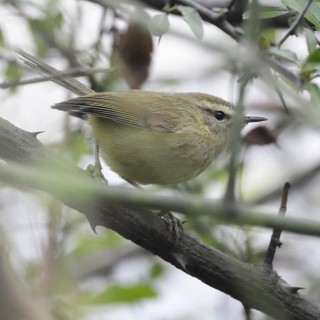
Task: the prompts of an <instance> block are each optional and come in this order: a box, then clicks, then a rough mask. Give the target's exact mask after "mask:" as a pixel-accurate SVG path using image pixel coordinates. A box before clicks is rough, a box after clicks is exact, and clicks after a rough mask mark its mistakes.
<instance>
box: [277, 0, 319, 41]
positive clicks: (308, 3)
mask: <svg viewBox="0 0 320 320" xmlns="http://www.w3.org/2000/svg"><path fill="white" fill-rule="evenodd" d="M312 1H313V0H308V2H306V5H305V7H304V8H303V10H302V11H301V12H300V13H299V14H298V16H297V17H296V19H295V20H294V22H293V23H292V25H291V26H290V28H289V29H288V31H287V32H286V33H285V34H284V36H283V37H282V38H281V39H280V40H279V41H278V43H277V46H278V47H281V45H282V44H283V43H284V42H285V41H286V40H287V39H288V37H289V36H290V35H291V34H292V33H293V32H294V30H295V29H296V28H297V26H298V25H299V23H300V22H301V20H302V19H303V18H304V15H305V14H306V12H307V11H308V9H309V7H310V6H311V3H312Z"/></svg>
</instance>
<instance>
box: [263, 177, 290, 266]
mask: <svg viewBox="0 0 320 320" xmlns="http://www.w3.org/2000/svg"><path fill="white" fill-rule="evenodd" d="M289 189H290V183H289V182H286V183H285V184H284V186H283V190H282V197H281V204H280V209H279V216H281V217H283V216H284V215H285V214H286V211H287V202H288V194H289ZM281 232H282V229H281V228H274V229H273V233H272V236H271V239H270V243H269V247H268V250H267V253H266V256H265V258H264V261H263V265H264V267H266V268H268V269H272V268H273V267H272V264H273V259H274V256H275V254H276V250H277V247H280V246H281V242H280V236H281Z"/></svg>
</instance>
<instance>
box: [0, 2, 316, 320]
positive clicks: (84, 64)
mask: <svg viewBox="0 0 320 320" xmlns="http://www.w3.org/2000/svg"><path fill="white" fill-rule="evenodd" d="M211 2H212V3H211ZM211 2H210V1H202V3H203V4H204V5H207V6H208V8H209V9H210V10H212V12H214V13H218V14H221V15H223V16H226V17H227V19H228V21H229V22H230V24H231V25H233V26H234V27H235V28H237V30H238V31H239V32H240V33H241V34H243V40H242V41H241V44H237V43H235V42H234V41H233V40H232V39H231V38H230V37H229V36H228V35H227V34H223V33H221V32H219V31H218V29H217V28H216V27H214V26H212V25H211V24H210V23H209V22H206V21H205V20H206V19H205V18H204V17H203V16H202V17H201V16H200V15H199V13H198V12H197V11H196V10H194V9H192V8H191V7H188V6H185V5H177V6H171V7H170V6H169V5H168V4H167V5H165V4H164V3H163V2H162V1H150V3H149V6H148V7H145V3H144V1H141V2H139V1H110V0H105V1H102V0H101V1H76V0H74V1H63V0H41V1H37V0H11V1H2V3H1V4H0V8H1V24H0V70H1V74H2V75H3V77H2V84H1V87H2V88H3V89H4V90H2V92H1V97H2V101H3V104H2V105H1V106H0V114H2V113H3V114H4V116H5V117H6V118H8V119H11V120H12V121H13V122H15V121H16V122H17V123H21V124H22V123H23V120H22V119H21V118H20V119H19V114H20V115H21V116H20V117H22V118H23V117H24V116H23V115H25V114H27V115H32V118H33V121H34V124H33V125H32V126H33V129H34V131H39V130H42V128H37V124H39V123H40V122H41V121H42V120H41V119H43V118H41V115H40V114H38V113H37V110H36V109H34V106H33V104H34V103H36V102H37V100H39V99H40V97H38V95H36V96H34V97H33V96H32V93H29V92H27V91H26V90H29V88H30V87H31V85H28V86H22V84H23V83H21V82H19V81H20V80H21V79H27V78H28V79H29V78H30V75H29V74H30V73H31V71H30V70H28V69H26V68H25V67H24V66H22V63H21V62H20V61H19V60H17V59H16V55H15V52H14V51H15V50H16V49H23V50H25V51H29V52H32V53H34V54H35V55H36V56H38V57H40V58H42V59H44V60H46V61H48V63H49V64H53V65H58V67H59V68H60V69H66V70H70V72H74V74H75V75H77V76H82V78H81V81H84V82H86V83H87V84H88V85H89V86H90V87H91V88H93V89H94V90H96V91H111V90H123V89H152V90H162V91H164V90H167V91H178V90H181V91H182V90H183V91H189V90H190V91H203V92H208V93H211V94H215V95H219V96H221V95H220V92H221V94H222V97H223V98H225V99H227V100H233V102H235V103H237V99H238V96H239V84H241V83H242V82H243V81H246V82H247V83H248V84H247V86H246V88H245V93H246V96H245V105H246V113H250V114H251V113H252V114H255V115H263V116H267V117H268V118H269V121H268V123H267V124H264V125H263V126H261V125H259V126H256V127H250V128H245V130H244V133H243V136H244V139H243V142H244V143H243V148H242V151H241V155H239V160H240V163H239V167H238V171H237V177H238V180H237V186H236V191H237V197H238V199H239V200H241V201H247V202H249V203H253V204H257V205H260V206H261V207H262V208H263V207H267V208H272V210H274V212H275V214H276V213H277V210H278V202H279V198H280V195H281V192H280V190H281V188H282V185H283V183H284V182H285V181H287V180H288V181H290V182H291V183H292V185H293V188H292V192H291V194H290V200H289V207H290V208H291V209H292V212H293V213H292V214H293V215H295V214H296V215H297V216H300V217H306V216H308V217H309V218H313V219H319V212H318V211H319V210H318V208H319V197H318V188H319V169H320V148H319V145H320V144H319V143H320V139H319V115H320V113H319V99H320V91H319V87H318V81H317V78H318V76H319V66H320V48H319V40H318V38H317V36H318V30H319V29H320V7H319V3H318V1H314V2H313V3H312V4H311V6H310V8H309V9H308V11H307V13H306V14H305V16H304V19H301V21H300V22H299V24H298V25H297V26H296V27H295V29H294V30H293V31H292V33H291V34H290V37H286V38H285V37H284V34H285V32H286V30H287V29H288V28H289V27H290V26H291V25H292V23H294V22H295V21H297V16H298V15H299V13H300V12H302V11H303V9H304V8H305V6H306V3H307V2H306V1H302V0H301V1H300V0H299V1H297V0H295V1H294V0H283V1H273V2H272V6H271V4H270V3H269V2H268V5H266V4H265V3H264V2H262V3H257V2H256V1H252V2H250V1H230V3H229V2H228V1H225V3H224V4H221V3H220V4H219V3H218V4H217V1H211ZM227 3H228V4H227ZM159 10H160V11H159ZM166 39H169V41H166ZM170 40H171V41H170ZM282 40H283V42H282ZM180 46H181V48H182V49H181V48H180ZM163 47H164V48H165V50H164V51H161V50H162V49H163ZM195 48H197V49H196V50H200V51H201V52H202V51H203V52H205V57H206V59H204V63H203V61H202V58H203V57H204V56H203V55H201V54H199V56H197V54H198V51H194V49H195ZM176 51H178V54H176ZM266 57H268V58H272V59H274V60H276V61H277V62H278V63H279V64H280V65H281V66H282V67H283V69H284V70H285V71H286V70H288V71H289V73H292V74H293V75H294V76H295V78H294V79H293V78H292V77H291V76H290V75H289V76H288V74H286V72H281V71H280V72H277V71H274V70H273V69H272V68H270V65H269V64H268V60H267V59H266ZM189 59H190V64H189V63H188V60H189ZM159 60H160V61H162V62H161V63H159ZM186 62H187V63H186ZM154 65H156V67H155V68H154ZM176 66H177V69H175V67H176ZM162 69H165V70H167V71H166V72H161V71H162ZM34 78H36V80H35V82H37V81H38V80H39V78H40V77H39V78H38V76H37V75H35V74H33V75H32V79H34ZM39 81H40V80H39ZM27 82H28V81H27ZM41 85H42V84H41V83H40V84H38V85H37V88H38V90H42V89H41V88H42V87H41ZM46 85H47V86H49V87H47V88H53V87H54V86H56V85H54V84H46ZM50 90H51V89H50ZM33 94H34V93H33ZM19 95H20V96H21V95H22V96H23V98H20V100H14V101H15V102H14V104H16V105H15V106H14V105H13V103H12V102H11V104H10V101H12V99H14V98H15V97H17V96H19ZM42 95H43V96H45V95H50V99H51V100H50V102H48V105H44V106H43V105H42V106H41V108H43V109H49V105H50V103H51V104H52V103H54V102H58V101H60V100H59V99H60V98H61V99H62V97H63V96H64V98H67V97H68V95H69V93H65V92H63V95H62V94H61V93H59V95H60V96H58V95H57V97H56V96H55V95H54V92H53V91H52V93H51V91H49V89H48V90H47V91H45V89H43V92H42ZM26 97H28V99H27V102H26V100H25V99H26ZM18 99H19V98H18ZM23 99H24V100H23ZM40 101H41V99H40ZM22 103H23V106H20V108H21V109H19V107H18V104H22ZM6 105H9V107H6ZM6 108H7V109H6ZM9 108H10V110H9ZM22 108H23V111H22ZM20 111H21V112H20ZM47 117H49V119H50V116H47ZM17 119H18V120H17ZM45 121H46V122H48V121H50V120H48V119H47V118H46V120H45ZM59 123H60V124H59V126H60V128H58V129H59V134H54V137H46V138H44V140H46V141H45V142H46V143H47V144H48V145H49V146H50V147H51V148H55V149H57V150H58V151H59V152H60V153H62V154H64V155H65V156H66V157H69V158H71V159H72V160H73V161H74V162H75V163H77V164H79V165H81V166H84V165H85V164H87V163H90V161H92V159H93V158H92V150H91V149H90V147H88V146H89V145H90V143H88V141H87V140H88V139H87V135H86V134H85V131H86V129H85V124H84V123H83V122H81V121H80V120H77V119H70V118H69V117H68V116H60V118H59ZM28 125H29V124H28ZM54 126H55V125H53V127H54ZM21 127H23V125H21ZM51 129H52V128H49V129H48V132H49V133H48V132H47V135H50V130H51ZM55 129H56V128H55ZM52 130H53V129H52ZM46 131H47V130H46ZM57 137H58V138H57ZM40 139H41V137H40ZM89 142H90V141H89ZM228 159H229V153H228V152H226V154H225V155H224V156H222V157H221V158H220V159H219V161H218V162H217V163H216V164H215V166H212V167H211V168H209V169H208V170H207V171H206V173H204V174H202V175H201V176H200V177H198V178H197V179H194V180H193V181H190V182H188V183H185V184H182V185H179V186H173V187H172V190H168V188H166V189H165V190H162V189H161V190H160V188H159V187H150V188H152V189H153V190H156V191H158V192H164V193H165V192H173V191H174V192H180V193H185V194H189V193H192V194H194V195H197V196H199V197H201V196H208V197H213V198H221V197H222V196H223V194H224V192H225V188H226V187H225V186H226V184H227V181H228ZM164 161H165V160H164ZM106 170H107V169H106ZM109 174H111V173H110V172H109V171H106V176H107V177H109ZM110 181H111V183H112V182H113V178H111V180H110ZM114 183H121V184H122V183H123V182H121V181H120V180H119V179H117V178H115V182H114ZM123 184H124V183H123ZM289 211H290V210H289ZM0 217H1V222H0V227H1V228H0V239H1V242H0V244H1V247H0V249H1V252H2V253H1V255H2V257H1V258H2V259H4V260H6V261H7V265H8V267H9V266H10V267H9V269H10V270H11V271H12V272H14V275H15V277H16V278H17V279H19V281H20V282H21V283H22V284H23V285H24V286H25V287H26V288H27V291H28V292H29V293H30V296H31V297H32V299H33V300H34V301H36V302H40V303H41V304H43V305H44V306H45V310H46V312H47V316H48V319H50V317H51V318H52V319H62V320H67V319H133V318H137V317H138V318H139V319H212V318H213V319H235V318H237V319H240V318H241V317H245V316H244V315H242V314H241V313H242V311H241V306H239V305H238V304H237V303H236V302H228V303H226V298H225V297H224V296H223V294H222V293H217V292H214V290H212V291H213V292H214V293H213V292H212V299H211V298H210V299H207V298H206V299H205V298H204V295H205V293H206V292H207V291H201V290H202V289H199V288H198V287H197V290H198V291H196V292H200V293H199V295H200V296H199V300H203V301H204V303H203V304H201V303H199V301H198V300H197V299H195V298H194V297H193V292H185V294H186V296H183V295H182V297H180V298H179V297H178V296H177V295H179V293H180V294H182V291H184V289H181V288H189V289H190V288H192V286H189V287H188V285H186V286H185V287H184V286H183V285H182V284H181V282H182V281H183V282H187V281H188V277H187V276H186V277H185V278H183V280H181V282H180V283H179V281H172V279H174V278H175V277H177V276H176V274H177V273H180V271H177V270H174V269H172V267H170V266H167V265H166V264H165V263H164V262H162V261H159V259H157V258H156V257H154V256H152V255H151V254H150V253H148V252H145V251H144V250H142V249H141V248H138V247H136V246H134V245H133V244H132V243H130V242H128V241H127V240H125V239H123V238H121V237H120V236H119V235H117V234H115V233H114V232H113V231H111V230H105V229H102V228H101V229H100V228H98V230H97V231H98V235H96V234H94V233H93V232H92V230H91V229H90V227H89V228H88V226H89V225H88V223H87V221H86V220H85V219H84V217H83V216H82V215H79V214H77V213H75V212H72V210H71V209H69V208H66V207H64V206H62V205H61V204H60V203H58V202H57V201H56V200H54V199H52V198H51V197H50V196H48V195H46V194H43V193H40V192H36V191H28V192H22V191H16V190H13V189H11V188H9V187H7V186H4V185H1V188H0ZM182 219H183V220H187V223H186V224H185V229H186V230H188V231H191V232H193V233H196V234H197V236H198V237H200V238H201V239H202V240H203V241H204V242H206V243H208V244H210V245H211V246H214V247H215V248H217V249H219V250H221V251H223V252H225V253H227V254H229V255H232V256H234V257H237V258H238V259H240V260H242V261H246V262H251V263H258V262H260V261H261V259H262V257H263V255H264V252H265V250H266V247H267V244H268V239H269V236H270V234H271V232H270V231H266V230H262V229H261V228H240V227H230V226H228V227H227V226H221V225H217V224H216V221H214V219H212V218H211V217H208V216H201V217H194V216H192V215H190V216H188V217H182ZM283 238H285V239H284V241H285V245H284V248H283V249H282V250H281V252H279V253H278V255H277V260H276V262H275V264H276V268H277V270H279V272H280V275H283V276H284V278H285V279H286V280H288V281H289V282H290V281H291V284H292V285H297V286H301V287H305V288H307V289H306V290H305V291H306V292H307V293H308V294H309V295H310V296H312V297H313V298H314V299H319V296H320V291H319V286H318V283H319V272H318V267H317V266H318V264H319V258H318V259H317V258H316V253H317V254H318V253H319V250H318V246H319V240H318V239H313V238H308V237H302V236H294V235H292V234H285V236H283ZM310 256H312V259H310ZM318 256H319V254H318ZM171 285H172V287H170V286H171ZM179 285H180V286H181V288H180V289H178V288H177V287H176V286H179ZM197 285H199V286H201V284H197ZM164 286H166V288H167V290H164ZM185 290H187V289H185ZM168 291H171V299H170V300H171V301H169V302H168V299H166V298H165V297H164V296H165V295H168ZM201 292H202V293H201ZM201 294H203V297H202V296H201ZM213 297H217V298H216V301H214V299H213ZM172 299H177V303H176V304H174V302H173V301H172ZM179 299H181V300H182V301H185V305H184V306H183V307H182V301H181V300H179ZM193 300H197V301H198V302H195V301H193ZM199 306H202V308H199ZM0 313H1V312H0ZM16 315H17V314H16V313H15V312H14V310H12V314H9V315H6V317H7V318H8V319H9V318H10V317H12V319H17V317H16ZM49 316H50V317H49ZM19 317H20V318H23V317H22V316H21V315H19V316H18V318H19ZM254 317H255V319H264V318H265V316H264V315H262V314H259V313H255V314H254ZM27 318H28V317H27ZM3 319H5V318H3ZM44 320H45V319H44Z"/></svg>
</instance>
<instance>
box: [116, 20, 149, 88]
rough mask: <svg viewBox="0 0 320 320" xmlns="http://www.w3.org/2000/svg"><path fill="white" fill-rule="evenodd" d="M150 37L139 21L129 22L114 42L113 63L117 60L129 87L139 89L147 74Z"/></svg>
mask: <svg viewBox="0 0 320 320" xmlns="http://www.w3.org/2000/svg"><path fill="white" fill-rule="evenodd" d="M152 51H153V43H152V37H151V34H150V32H149V29H148V28H147V27H146V26H145V25H144V24H141V23H137V22H131V23H130V24H129V26H128V29H127V31H126V32H125V33H123V34H121V35H120V39H119V41H118V42H117V43H116V44H115V52H114V57H115V63H117V62H118V64H119V66H120V68H121V70H122V72H123V76H124V77H125V79H126V80H127V82H128V84H129V87H130V88H131V89H139V88H140V87H141V85H142V84H143V83H144V82H145V80H146V79H147V77H148V75H149V67H150V63H151V54H152Z"/></svg>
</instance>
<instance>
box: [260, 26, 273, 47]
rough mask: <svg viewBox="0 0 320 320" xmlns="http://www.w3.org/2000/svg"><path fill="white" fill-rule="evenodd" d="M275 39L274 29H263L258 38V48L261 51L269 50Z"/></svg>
mask: <svg viewBox="0 0 320 320" xmlns="http://www.w3.org/2000/svg"><path fill="white" fill-rule="evenodd" d="M275 39H276V29H275V28H263V29H262V30H261V33H260V36H259V46H260V48H263V49H268V48H270V47H271V46H272V45H273V44H274V43H275Z"/></svg>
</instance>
